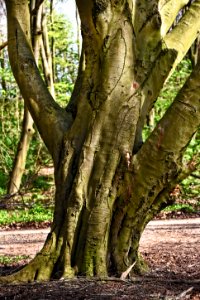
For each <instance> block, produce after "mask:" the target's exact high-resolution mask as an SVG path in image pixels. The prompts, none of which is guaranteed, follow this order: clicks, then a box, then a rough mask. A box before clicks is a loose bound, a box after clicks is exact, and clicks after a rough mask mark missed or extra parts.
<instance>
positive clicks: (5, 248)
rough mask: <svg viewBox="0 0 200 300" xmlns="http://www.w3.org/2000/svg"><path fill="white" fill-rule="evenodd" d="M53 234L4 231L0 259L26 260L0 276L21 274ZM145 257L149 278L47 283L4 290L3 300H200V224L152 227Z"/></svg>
mask: <svg viewBox="0 0 200 300" xmlns="http://www.w3.org/2000/svg"><path fill="white" fill-rule="evenodd" d="M47 232H48V229H40V230H37V231H36V230H18V231H4V230H3V231H0V256H2V255H6V256H17V255H26V256H29V258H28V259H25V260H22V261H21V262H20V263H18V264H13V265H11V266H3V265H0V275H4V274H7V273H8V272H9V271H10V270H14V269H15V270H17V269H18V268H19V267H21V266H22V265H23V264H25V263H27V262H28V260H30V259H31V258H32V257H33V256H34V255H35V253H36V252H38V251H39V250H40V248H41V247H42V245H43V242H44V239H45V237H46V235H47ZM140 251H141V253H142V255H143V257H144V258H145V260H146V261H147V262H148V265H149V272H148V273H147V274H146V275H145V276H140V277H134V278H128V279H127V280H125V281H120V280H118V279H114V278H110V279H109V280H108V279H105V280H102V279H101V280H99V279H98V278H97V279H96V280H89V279H87V280H86V279H84V278H78V279H76V280H70V281H69V280H59V281H51V282H48V283H42V284H41V283H33V284H22V285H1V286H0V299H2V300H3V299H5V300H7V299H9V300H11V299H25V300H26V299H35V300H42V299H79V300H81V299H82V300H83V299H90V300H92V299H94V300H98V299H105V300H106V299H112V300H119V299H133V300H134V299H137V300H144V299H147V300H148V299H153V300H157V299H165V300H170V299H174V300H175V299H176V300H179V299H193V300H196V299H200V259H199V258H200V218H196V219H187V220H166V221H162V220H160V221H153V222H150V223H149V225H148V226H147V228H146V229H145V231H144V233H143V236H142V239H141V242H140Z"/></svg>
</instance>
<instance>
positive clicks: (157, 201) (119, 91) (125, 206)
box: [1, 0, 200, 281]
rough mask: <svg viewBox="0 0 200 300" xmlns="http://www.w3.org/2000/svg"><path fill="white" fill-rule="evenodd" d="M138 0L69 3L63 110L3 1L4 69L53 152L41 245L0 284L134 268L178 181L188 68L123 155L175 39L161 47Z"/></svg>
mask: <svg viewBox="0 0 200 300" xmlns="http://www.w3.org/2000/svg"><path fill="white" fill-rule="evenodd" d="M147 2H148V3H147ZM147 2H146V1H138V2H137V4H135V3H136V2H133V3H134V7H133V6H132V4H133V3H132V2H131V1H109V2H107V1H103V0H101V1H100V0H99V1H92V0H88V1H82V0H77V6H78V9H79V14H80V18H81V25H82V26H81V27H82V36H83V48H82V63H81V65H80V68H79V75H78V78H77V83H76V85H75V90H74V93H73V95H72V98H71V101H70V103H69V105H68V107H67V110H66V111H63V110H62V109H61V108H59V107H58V106H57V104H56V103H55V102H54V101H53V99H52V98H51V96H50V94H49V93H48V91H47V90H46V89H45V88H44V86H43V85H42V83H41V82H42V79H41V77H40V76H39V74H38V71H37V68H36V66H35V64H34V60H33V56H32V54H31V51H30V47H29V46H28V44H27V37H28V34H29V27H28V23H26V22H25V21H24V19H23V22H22V21H21V19H20V16H21V14H22V11H23V15H26V13H27V7H26V6H25V5H24V4H20V1H14V0H12V1H6V5H7V12H8V20H9V22H8V29H9V36H10V37H11V38H10V39H9V41H10V44H9V53H10V60H11V64H12V68H13V72H14V74H15V78H16V80H17V82H18V84H19V86H20V88H21V92H22V94H23V96H24V99H25V101H26V103H27V105H28V107H29V109H30V111H31V113H32V115H33V118H34V121H35V123H36V124H37V126H38V128H39V130H40V133H41V136H42V138H43V140H44V142H45V143H46V145H47V147H48V149H49V151H50V153H51V155H52V157H53V161H54V167H55V185H56V194H55V212H54V219H53V224H52V227H51V232H50V233H49V235H48V237H47V240H46V242H45V245H44V247H43V249H42V250H41V251H40V252H39V253H38V254H37V256H36V257H35V258H34V259H33V261H32V262H31V263H30V264H29V265H28V266H26V267H25V268H24V269H23V270H21V271H19V272H18V273H16V274H14V275H11V276H9V277H6V278H5V279H3V278H1V280H2V281H33V280H48V279H50V278H51V277H57V278H60V277H67V278H69V277H73V276H75V275H85V276H100V277H105V276H108V275H111V274H112V275H113V274H114V275H118V276H119V275H120V274H121V273H122V272H124V271H125V270H126V269H127V268H128V266H130V265H132V264H133V262H136V265H135V270H136V269H137V270H140V271H141V269H142V268H143V263H142V260H141V258H140V256H139V254H138V245H139V240H140V236H141V233H142V231H143V230H144V228H145V225H146V224H147V222H148V221H149V220H150V219H151V218H152V217H153V216H154V214H156V213H157V212H158V211H159V210H160V208H161V205H162V203H163V202H165V201H166V199H167V195H168V193H169V192H170V190H171V189H172V187H173V186H174V185H175V184H176V183H177V182H178V181H179V180H180V177H181V174H182V155H183V152H184V149H185V147H186V145H187V144H188V141H189V140H190V139H191V137H192V135H193V134H194V132H195V131H196V130H197V128H198V125H199V117H200V103H199V97H198V94H199V92H200V86H199V76H200V75H199V74H200V66H199V65H197V67H196V69H195V70H194V72H193V73H192V75H191V77H190V79H188V81H187V83H186V84H185V86H184V87H183V89H182V90H181V92H180V93H179V95H178V96H177V98H176V99H175V101H174V103H173V104H172V106H171V107H170V108H169V110H168V112H167V113H166V115H165V116H164V117H163V119H162V120H161V121H160V123H159V124H158V125H157V127H156V128H155V130H154V131H153V133H152V134H151V136H150V137H149V139H148V140H147V141H146V142H145V143H144V144H143V146H142V147H141V148H140V150H137V151H136V152H137V153H136V154H135V155H133V148H134V146H135V145H134V144H135V135H136V131H137V130H138V124H139V120H140V119H139V118H140V116H141V114H142V108H143V105H144V104H143V103H145V105H146V108H145V110H147V107H148V108H149V107H151V105H152V103H153V101H154V99H155V98H154V96H155V95H157V93H158V92H159V90H160V88H161V86H162V84H163V83H164V81H165V79H166V78H167V76H168V74H169V72H170V70H171V68H172V67H173V62H175V60H176V57H177V56H178V57H180V55H179V48H178V45H176V46H177V47H176V48H175V50H174V49H171V48H167V49H166V48H164V47H165V45H164V44H163V45H162V42H161V41H162V39H161V35H160V26H161V22H160V14H159V11H158V9H157V1H147ZM150 2H151V3H150ZM197 2H198V1H197ZM198 3H199V6H198V9H199V10H200V1H199V2H198ZM17 4H18V5H17ZM143 4H144V5H143ZM191 7H192V5H191ZM190 9H191V8H190ZM195 9H197V8H195ZM149 11H151V12H153V13H152V14H151V15H149ZM144 12H145V13H144ZM190 12H191V11H190ZM12 15H15V16H16V19H17V20H18V22H19V23H18V22H16V19H12V18H11V16H12ZM197 15H198V14H197ZM180 26H181V25H180ZM184 26H185V22H184V23H183V27H184ZM188 26H189V25H188ZM195 26H196V24H195ZM16 32H17V39H16V38H14V37H15V36H16ZM193 33H194V28H193ZM170 34H171V33H170ZM173 37H174V36H173ZM194 38H195V35H194ZM168 42H169V43H170V38H168ZM187 46H188V45H187ZM181 47H182V44H181ZM16 49H17V50H18V54H17V51H16ZM15 52H16V53H15ZM17 55H18V57H17ZM16 57H17V59H18V62H16V61H17V60H16ZM158 70H159V72H160V74H161V76H160V77H159V79H157V80H156V75H157V74H156V73H157V71H158ZM30 73H31V78H32V86H30V84H29V79H30ZM154 79H155V80H154ZM33 87H34V88H33ZM143 100H144V101H143ZM145 110H143V112H144V111H145ZM143 117H146V116H145V114H144V115H143ZM143 117H142V118H143ZM183 120H184V122H183ZM180 124H181V126H180ZM49 135H50V136H49ZM174 137H176V138H174Z"/></svg>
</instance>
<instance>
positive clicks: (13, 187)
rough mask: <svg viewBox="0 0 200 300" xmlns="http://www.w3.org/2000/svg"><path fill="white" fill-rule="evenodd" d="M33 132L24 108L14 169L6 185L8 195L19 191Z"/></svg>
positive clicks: (31, 122) (26, 110)
mask: <svg viewBox="0 0 200 300" xmlns="http://www.w3.org/2000/svg"><path fill="white" fill-rule="evenodd" d="M34 132H35V130H34V128H33V119H32V117H31V115H30V113H29V111H28V109H27V108H26V107H25V108H24V118H23V124H22V133H21V137H20V141H19V144H18V147H17V153H16V155H15V160H14V164H13V165H14V167H13V170H12V173H11V175H10V181H9V184H8V194H15V193H17V192H18V191H19V188H20V185H21V181H22V176H23V174H24V171H25V164H26V157H27V153H28V149H29V145H30V142H31V139H32V136H33V134H34Z"/></svg>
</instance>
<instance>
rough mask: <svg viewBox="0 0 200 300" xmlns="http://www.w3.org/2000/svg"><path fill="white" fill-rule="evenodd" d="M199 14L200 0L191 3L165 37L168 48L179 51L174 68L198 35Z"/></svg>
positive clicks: (199, 25)
mask: <svg viewBox="0 0 200 300" xmlns="http://www.w3.org/2000/svg"><path fill="white" fill-rule="evenodd" d="M199 15H200V0H197V1H195V2H193V3H192V4H191V5H190V7H189V9H188V10H187V11H186V13H185V15H184V16H183V17H182V18H181V20H180V21H179V22H178V24H177V25H176V26H175V27H174V28H173V30H171V31H170V32H169V33H168V34H167V35H166V37H165V38H164V43H165V44H166V47H167V48H168V49H175V50H176V51H177V52H178V56H177V59H176V62H175V64H174V66H173V67H174V68H175V67H176V65H177V64H178V63H179V62H180V61H181V60H182V59H183V57H184V56H185V54H186V53H187V52H188V50H189V48H190V47H191V45H192V43H193V42H194V41H195V39H196V37H197V36H198V33H199V28H200V18H199ZM170 16H171V15H170Z"/></svg>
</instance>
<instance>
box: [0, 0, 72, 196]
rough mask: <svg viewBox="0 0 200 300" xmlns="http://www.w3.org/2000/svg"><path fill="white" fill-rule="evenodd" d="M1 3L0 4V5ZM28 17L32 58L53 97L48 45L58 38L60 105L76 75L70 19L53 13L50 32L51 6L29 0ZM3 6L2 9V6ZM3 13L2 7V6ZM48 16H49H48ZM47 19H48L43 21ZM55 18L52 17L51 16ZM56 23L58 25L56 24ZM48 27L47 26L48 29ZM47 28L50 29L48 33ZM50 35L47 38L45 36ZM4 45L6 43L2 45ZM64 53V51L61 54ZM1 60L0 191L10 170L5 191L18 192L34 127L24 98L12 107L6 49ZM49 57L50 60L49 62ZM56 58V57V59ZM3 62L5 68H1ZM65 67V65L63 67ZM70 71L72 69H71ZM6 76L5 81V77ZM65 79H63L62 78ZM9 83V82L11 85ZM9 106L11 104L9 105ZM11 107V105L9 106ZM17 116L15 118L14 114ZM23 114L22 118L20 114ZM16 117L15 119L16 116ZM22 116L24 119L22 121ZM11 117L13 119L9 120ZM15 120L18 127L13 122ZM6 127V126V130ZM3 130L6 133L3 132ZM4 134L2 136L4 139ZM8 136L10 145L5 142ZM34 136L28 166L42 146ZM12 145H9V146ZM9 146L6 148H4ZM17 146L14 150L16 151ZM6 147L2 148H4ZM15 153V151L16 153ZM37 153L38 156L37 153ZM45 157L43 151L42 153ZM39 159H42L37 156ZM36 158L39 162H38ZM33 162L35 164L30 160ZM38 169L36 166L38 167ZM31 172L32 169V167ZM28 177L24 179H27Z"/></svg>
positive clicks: (10, 77)
mask: <svg viewBox="0 0 200 300" xmlns="http://www.w3.org/2000/svg"><path fill="white" fill-rule="evenodd" d="M2 5H3V4H2ZM29 8H30V12H31V13H30V19H31V24H32V25H31V28H32V29H31V33H32V46H33V50H34V55H35V60H36V61H37V64H39V68H40V70H41V72H42V73H43V76H44V78H45V81H46V84H47V86H48V87H49V89H50V91H51V93H52V95H54V97H55V92H54V82H53V71H52V70H51V67H52V63H51V58H50V56H52V55H53V51H52V50H51V49H50V47H49V41H48V40H51V39H52V37H53V38H56V39H57V38H58V39H59V40H56V42H55V47H54V48H55V49H54V51H57V54H59V55H60V58H59V60H58V61H57V62H56V65H57V68H58V70H59V72H57V74H56V76H55V77H54V78H55V80H56V85H55V87H56V97H57V99H58V101H59V103H61V104H62V99H63V98H65V100H66V95H67V97H68V98H69V96H70V93H71V90H72V86H73V84H74V81H75V77H76V69H77V66H76V65H77V54H76V53H75V51H74V50H73V51H72V47H73V44H74V41H73V39H72V34H71V31H72V28H71V27H70V25H69V22H68V21H67V20H66V18H65V17H63V16H61V15H59V14H56V16H55V21H54V23H55V24H54V26H55V28H54V32H51V31H50V29H51V27H52V24H51V19H52V18H51V17H49V16H51V14H55V10H54V8H53V9H52V10H51V11H50V8H48V5H45V7H44V6H43V4H41V3H40V2H38V1H31V2H30V6H29ZM4 9H5V8H4ZM2 13H3V8H2ZM47 15H48V18H47ZM46 19H47V20H46ZM53 19H54V18H53ZM57 24H58V25H57ZM2 25H4V26H2V28H5V24H2ZM47 26H48V28H47ZM48 31H49V32H50V33H49V34H48ZM58 31H60V32H63V33H64V34H65V36H64V38H63V37H61V34H60V33H58ZM48 35H49V37H48ZM63 39H64V40H65V46H63ZM3 41H5V37H4V39H3V40H2V43H1V45H3V44H4V43H3ZM5 46H6V45H5ZM63 52H65V54H63ZM1 55H2V59H1V69H0V75H1V79H2V84H3V83H4V86H2V91H3V95H2V101H3V102H2V105H1V109H2V123H1V125H2V130H1V134H2V137H1V143H2V148H1V149H2V159H1V160H2V168H3V169H2V173H1V176H0V177H1V180H0V181H1V190H2V192H1V194H2V193H4V194H5V191H4V186H5V182H6V181H7V179H6V178H7V177H8V174H9V172H10V170H11V169H12V172H11V177H10V180H9V184H8V194H14V195H15V193H17V192H18V191H19V188H20V184H21V181H22V175H23V174H24V171H25V164H26V161H27V155H28V150H29V148H30V142H31V140H32V136H33V132H34V128H33V120H32V118H31V115H30V114H29V112H28V110H27V108H26V107H25V108H24V113H23V101H21V100H20V99H17V98H15V100H14V101H16V102H15V103H16V105H17V107H18V108H17V109H16V107H15V108H14V107H13V105H12V104H11V101H9V100H10V96H9V93H13V92H14V90H16V87H15V89H14V88H13V85H14V86H15V83H14V81H13V79H12V75H11V71H10V69H9V62H8V57H7V49H6V48H5V49H4V50H2V51H1ZM63 55H64V56H69V58H70V63H69V67H68V69H69V68H71V71H70V72H69V75H68V76H67V77H66V78H64V76H65V75H63V69H64V68H63V62H62V58H61V56H63ZM49 60H50V61H49ZM56 60H57V58H56ZM4 65H5V68H4ZM66 68H67V67H66ZM72 71H73V72H72ZM5 79H6V80H5ZM64 80H65V81H64ZM6 83H7V85H8V88H7V90H6V91H5V85H6ZM11 83H12V84H11ZM15 95H16V94H15ZM6 98H8V101H6V106H5V105H4V104H3V103H5V100H4V99H6ZM11 105H12V106H11ZM10 106H11V107H10ZM5 107H7V108H8V109H6V110H5ZM17 115H18V117H17ZM23 115H24V117H23ZM16 117H17V119H16V120H15V118H16ZM22 118H23V121H22ZM12 120H14V122H12ZM21 122H22V131H21V134H20V129H21V128H20V127H21ZM16 123H17V128H16V126H15V124H16ZM10 125H11V126H12V129H11V128H10ZM5 128H6V129H5ZM5 131H6V132H5ZM4 136H5V138H4ZM5 139H6V141H7V140H8V139H9V140H10V142H9V144H8V143H7V142H6V141H5ZM18 140H19V144H18V146H17V142H18ZM38 140H39V139H38V138H37V135H35V137H34V141H33V142H32V146H31V149H30V151H29V158H28V160H29V161H28V165H29V166H30V165H31V164H32V165H34V166H33V168H34V167H36V164H37V162H36V161H35V158H34V159H32V163H31V160H30V158H31V156H34V153H36V152H37V151H38V153H39V151H40V149H41V146H40V144H41V142H38ZM11 145H12V146H11ZM6 146H7V147H8V148H10V149H5V147H6ZM16 147H17V151H16ZM4 149H5V151H4ZM15 152H16V154H15ZM44 152H45V151H44V147H43V148H42V156H44ZM36 156H37V155H36ZM45 157H46V154H45ZM13 159H14V164H13V167H12V160H13ZM40 160H41V158H40ZM40 160H39V161H40ZM33 161H34V163H33ZM37 169H38V167H37ZM32 171H33V170H32ZM34 172H36V169H35V170H34ZM26 180H27V179H26Z"/></svg>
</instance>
